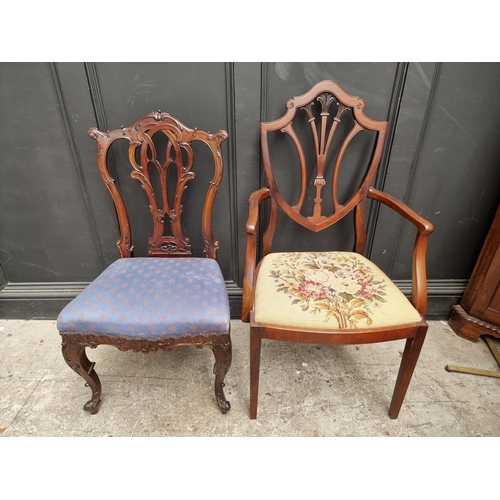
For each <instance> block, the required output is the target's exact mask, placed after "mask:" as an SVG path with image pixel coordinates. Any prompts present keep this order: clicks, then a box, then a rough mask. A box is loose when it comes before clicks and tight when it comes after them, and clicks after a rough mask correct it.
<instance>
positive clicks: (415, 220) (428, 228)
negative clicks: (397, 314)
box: [368, 187, 434, 318]
mask: <svg viewBox="0 0 500 500" xmlns="http://www.w3.org/2000/svg"><path fill="white" fill-rule="evenodd" d="M368 198H371V199H372V200H376V201H379V202H380V203H383V204H384V205H386V206H388V207H389V208H392V209H393V210H394V211H396V212H397V213H398V214H400V215H402V216H403V217H404V218H405V219H406V220H408V221H410V222H411V223H412V224H413V225H414V226H415V227H416V228H417V236H416V238H415V244H414V246H413V265H412V288H411V303H412V304H413V306H414V307H415V309H416V310H417V311H418V312H419V313H420V315H421V316H422V318H423V317H424V316H425V310H426V308H427V271H426V265H425V257H426V251H427V242H428V239H429V235H430V234H431V233H432V232H433V231H434V226H433V225H432V224H431V223H430V222H429V221H428V220H426V219H424V218H423V217H422V216H420V215H418V214H417V213H416V212H415V211H413V210H412V209H411V208H410V207H408V206H407V205H405V204H404V203H403V202H402V201H400V200H398V199H397V198H394V197H393V196H391V195H389V194H386V193H383V192H382V191H379V190H378V189H375V188H372V187H371V188H369V189H368Z"/></svg>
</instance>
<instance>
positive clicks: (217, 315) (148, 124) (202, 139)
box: [57, 111, 232, 414]
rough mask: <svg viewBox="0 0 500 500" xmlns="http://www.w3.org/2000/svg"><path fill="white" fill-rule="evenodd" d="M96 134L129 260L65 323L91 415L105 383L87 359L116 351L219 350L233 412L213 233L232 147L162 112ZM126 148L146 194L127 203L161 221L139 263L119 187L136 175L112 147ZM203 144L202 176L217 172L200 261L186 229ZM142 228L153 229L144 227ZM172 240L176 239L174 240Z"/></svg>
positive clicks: (68, 312) (223, 295) (209, 191)
mask: <svg viewBox="0 0 500 500" xmlns="http://www.w3.org/2000/svg"><path fill="white" fill-rule="evenodd" d="M88 134H89V136H90V137H91V138H92V139H95V141H96V142H97V165H98V168H99V172H100V174H101V177H102V179H103V181H104V183H105V185H106V187H107V188H108V190H109V192H110V193H111V197H112V199H113V202H114V205H115V209H116V214H117V217H118V223H119V231H120V238H119V240H118V242H117V247H118V250H119V254H120V258H119V259H118V260H116V261H115V262H113V263H112V264H111V265H110V266H109V267H107V268H106V269H105V270H104V271H103V272H102V273H101V274H100V275H99V276H98V277H97V278H96V279H95V280H94V281H93V282H92V283H91V284H90V285H89V286H88V287H87V288H85V290H83V291H82V292H81V293H80V295H78V296H77V297H76V298H75V299H74V300H72V301H71V302H70V303H69V304H68V305H67V306H66V307H65V308H64V309H63V310H62V312H61V314H60V315H59V317H58V320H57V328H58V330H59V333H60V335H61V337H62V354H63V356H64V359H65V361H66V363H67V364H68V365H69V366H70V367H71V368H72V369H73V370H74V371H75V372H76V373H78V374H79V375H81V376H82V377H83V378H84V379H85V381H86V382H87V384H86V385H87V386H90V389H91V391H92V397H91V399H90V400H89V401H88V402H87V403H85V405H84V410H86V411H88V412H90V413H91V414H95V413H97V412H98V410H99V405H100V402H101V382H100V380H99V377H98V376H97V373H96V371H95V368H94V364H95V363H91V362H90V361H89V359H88V358H87V355H86V352H85V348H86V347H90V348H96V347H97V346H99V345H103V344H106V345H112V346H115V347H117V348H118V349H119V350H121V351H128V350H132V351H134V352H143V353H146V354H147V353H149V352H156V351H158V350H165V351H170V350H172V349H173V348H174V347H176V346H183V345H193V346H196V347H197V348H202V347H209V348H210V349H212V351H213V354H214V357H215V365H214V370H213V371H214V374H215V397H216V400H217V403H218V405H219V408H220V410H221V412H222V413H226V412H228V411H229V409H230V404H229V402H228V401H227V400H226V397H225V395H224V391H223V387H224V377H225V375H226V373H227V371H228V370H229V367H230V365H231V357H232V350H231V338H230V312H229V301H228V296H227V292H226V287H225V282H224V277H223V275H222V272H221V269H220V267H219V265H218V263H217V261H216V255H217V249H218V247H219V242H218V241H216V240H215V238H214V235H213V233H212V211H213V206H214V200H215V196H216V193H217V190H218V188H219V185H220V183H221V180H222V176H223V161H222V155H221V143H222V142H223V141H225V140H226V139H227V133H226V132H225V131H224V130H220V131H219V132H217V133H214V134H211V133H210V132H208V133H207V132H203V131H201V130H198V129H196V128H195V129H190V128H188V127H186V126H185V125H183V124H182V123H181V122H180V121H178V120H176V119H175V118H173V117H172V116H170V115H169V114H167V113H162V112H161V111H157V112H153V113H150V114H149V115H147V116H144V117H143V118H141V119H140V120H138V121H137V122H136V123H135V124H133V125H132V126H131V127H128V128H124V127H122V128H121V129H119V130H113V131H111V132H109V131H107V132H102V131H99V130H97V129H96V128H91V129H90V130H89V132H88ZM123 141H126V142H125V143H123ZM120 142H121V144H122V145H123V144H125V150H124V151H125V152H124V153H123V154H122V157H123V158H122V160H123V161H122V162H120V163H128V169H129V171H130V176H128V174H127V173H125V174H124V175H125V180H127V178H128V177H131V178H132V179H135V180H137V181H138V183H133V184H134V186H130V189H132V188H136V190H137V191H136V193H135V194H134V195H132V198H134V201H135V203H132V201H133V200H131V198H130V194H129V198H128V201H127V203H128V204H129V205H132V204H133V205H134V207H135V208H137V207H140V206H141V207H145V206H147V205H149V211H150V213H151V216H152V234H151V236H150V237H149V239H148V241H147V256H142V257H134V246H133V244H132V231H131V223H130V220H131V217H130V218H129V214H130V216H132V213H130V210H127V208H126V201H125V200H126V196H125V188H124V187H123V184H124V183H123V177H121V178H120V177H119V176H118V178H119V179H121V180H120V182H119V183H118V182H117V181H116V180H115V178H114V177H115V173H119V171H120V170H119V167H127V165H124V164H120V165H118V162H117V161H116V158H117V157H119V155H114V154H111V153H110V152H111V151H113V149H112V146H116V145H117V144H118V143H120ZM127 143H128V144H127ZM195 143H196V144H197V146H196V147H195V146H194V144H195ZM199 144H201V145H202V148H203V147H204V148H205V152H204V153H203V165H200V167H203V168H204V169H206V168H210V170H209V171H206V170H205V172H208V174H205V177H206V178H207V179H208V180H207V182H206V188H203V187H202V185H200V187H201V189H202V191H200V192H201V193H202V196H203V197H204V201H203V200H201V204H202V207H203V208H202V214H201V217H200V219H201V235H202V239H203V246H204V248H203V252H204V254H205V257H194V256H193V250H192V244H191V241H190V239H189V238H188V237H187V236H186V234H185V233H184V230H185V229H184V225H183V224H182V220H181V216H182V214H183V212H185V208H184V206H183V194H184V192H185V190H186V188H187V187H188V185H189V186H190V185H191V184H188V183H190V182H191V181H192V180H193V179H194V178H195V176H196V174H195V172H194V171H193V170H192V167H193V163H194V157H195V155H194V151H195V150H196V151H197V155H198V151H200V150H199V146H198V145H199ZM203 144H204V145H205V146H203ZM206 147H208V149H206ZM196 148H198V149H196ZM207 151H208V152H207ZM127 154H128V161H127V160H126V158H127ZM111 158H112V160H111ZM197 158H198V156H197ZM111 161H113V162H115V163H116V164H115V168H116V170H115V171H110V163H111ZM205 162H206V163H207V164H205ZM210 163H211V165H210ZM196 165H197V166H198V163H196ZM111 172H113V175H112V173H111ZM122 175H123V174H122ZM212 175H213V177H212ZM122 183H123V184H122ZM118 184H120V186H119V185H118ZM139 186H140V187H142V190H141V189H140V188H139ZM131 192H133V191H128V193H131ZM138 197H140V198H139V199H140V203H139V202H138ZM143 200H144V201H143ZM139 220H140V221H141V224H142V225H144V219H139ZM146 222H147V220H146ZM165 222H169V224H168V225H166V224H165ZM165 226H167V227H165ZM169 230H170V231H169ZM134 231H135V229H134ZM165 231H167V232H169V233H170V234H168V235H165ZM137 233H139V230H138V231H137ZM134 241H135V240H134ZM144 253H146V250H144Z"/></svg>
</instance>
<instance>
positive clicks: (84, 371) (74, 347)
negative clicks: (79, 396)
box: [61, 333, 101, 415]
mask: <svg viewBox="0 0 500 500" xmlns="http://www.w3.org/2000/svg"><path fill="white" fill-rule="evenodd" d="M61 337H62V354H63V357H64V360H65V361H66V363H67V364H68V366H69V367H70V368H71V369H72V370H74V371H75V372H76V373H78V375H80V376H81V377H83V378H84V379H85V380H86V382H87V383H86V384H85V385H86V386H88V387H90V390H91V391H92V398H91V399H90V400H89V401H87V402H86V403H85V405H84V406H83V409H84V410H85V411H88V412H90V414H91V415H94V414H96V413H97V412H98V411H99V405H100V403H101V381H100V380H99V377H98V376H97V373H96V372H95V370H94V364H95V363H93V362H91V361H90V360H89V359H88V358H87V355H86V353H85V346H83V345H81V344H79V343H78V342H76V341H74V340H73V339H71V338H70V336H68V335H64V334H62V333H61Z"/></svg>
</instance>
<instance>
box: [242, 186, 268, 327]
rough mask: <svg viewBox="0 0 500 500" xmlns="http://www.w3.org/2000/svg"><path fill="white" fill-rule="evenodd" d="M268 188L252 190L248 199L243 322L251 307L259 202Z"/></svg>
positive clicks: (247, 318)
mask: <svg viewBox="0 0 500 500" xmlns="http://www.w3.org/2000/svg"><path fill="white" fill-rule="evenodd" d="M270 195H271V194H270V191H269V189H268V188H261V189H259V190H258V191H254V192H253V193H252V194H251V195H250V198H249V200H248V219H247V224H246V232H247V241H246V248H245V268H244V274H243V303H242V312H241V320H242V321H243V322H245V323H248V322H249V321H250V311H251V310H252V307H253V298H254V286H255V267H256V264H257V262H256V260H257V236H256V229H257V224H258V222H259V207H260V204H261V203H262V202H263V201H264V200H265V199H267V198H269V197H270Z"/></svg>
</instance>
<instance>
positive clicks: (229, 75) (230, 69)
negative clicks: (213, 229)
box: [225, 62, 240, 283]
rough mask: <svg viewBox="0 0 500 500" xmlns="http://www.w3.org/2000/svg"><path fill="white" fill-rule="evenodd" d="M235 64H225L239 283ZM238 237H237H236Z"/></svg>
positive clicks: (234, 275) (233, 240) (233, 247)
mask: <svg viewBox="0 0 500 500" xmlns="http://www.w3.org/2000/svg"><path fill="white" fill-rule="evenodd" d="M234 78H235V77H234V63H232V62H227V63H225V79H226V114H227V117H228V118H227V126H228V135H229V140H228V141H227V147H228V165H227V168H226V170H227V175H228V177H229V182H228V186H229V227H230V229H229V238H230V241H231V274H232V281H233V282H236V283H239V282H240V280H239V264H238V263H239V245H238V238H237V235H238V193H237V184H236V181H237V179H236V172H237V166H238V165H237V157H236V109H235V82H234ZM235 235H236V237H235Z"/></svg>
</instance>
